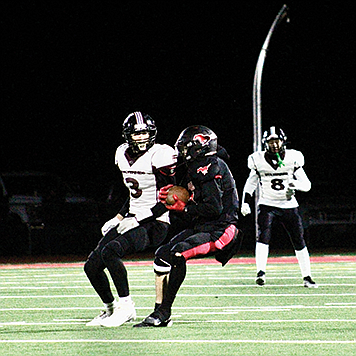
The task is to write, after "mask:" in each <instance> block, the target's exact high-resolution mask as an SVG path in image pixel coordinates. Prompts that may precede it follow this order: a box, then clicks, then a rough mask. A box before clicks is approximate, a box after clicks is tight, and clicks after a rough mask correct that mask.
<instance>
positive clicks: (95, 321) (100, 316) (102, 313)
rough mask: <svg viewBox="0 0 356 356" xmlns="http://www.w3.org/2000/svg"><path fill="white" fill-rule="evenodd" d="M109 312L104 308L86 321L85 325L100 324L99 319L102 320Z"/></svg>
mask: <svg viewBox="0 0 356 356" xmlns="http://www.w3.org/2000/svg"><path fill="white" fill-rule="evenodd" d="M108 317H109V314H108V312H106V311H105V310H104V311H102V312H101V314H99V315H98V316H96V317H95V318H94V319H93V320H91V321H89V322H88V323H86V326H100V325H101V324H100V322H101V320H104V319H105V318H108Z"/></svg>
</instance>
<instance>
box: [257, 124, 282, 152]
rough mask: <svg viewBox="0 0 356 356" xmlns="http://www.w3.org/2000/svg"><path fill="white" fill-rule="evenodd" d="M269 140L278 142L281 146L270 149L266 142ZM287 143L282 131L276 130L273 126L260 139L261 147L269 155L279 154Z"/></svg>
mask: <svg viewBox="0 0 356 356" xmlns="http://www.w3.org/2000/svg"><path fill="white" fill-rule="evenodd" d="M270 140H280V141H281V146H280V148H278V149H276V148H275V149H273V150H272V148H271V147H270V145H269V144H268V142H269V141H270ZM286 143H287V136H286V135H285V133H284V132H283V130H282V129H280V128H276V127H275V126H271V127H270V128H269V129H268V130H266V131H265V132H264V133H263V137H262V145H263V147H264V149H265V150H266V151H267V152H269V153H281V152H283V151H284V150H285V146H286Z"/></svg>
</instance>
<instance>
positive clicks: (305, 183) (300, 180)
mask: <svg viewBox="0 0 356 356" xmlns="http://www.w3.org/2000/svg"><path fill="white" fill-rule="evenodd" d="M295 155H296V159H295V163H294V165H295V168H294V173H293V180H292V181H291V182H289V183H292V184H293V185H294V187H293V188H294V189H296V190H300V191H302V192H308V191H309V190H310V188H311V182H310V180H309V178H308V176H307V175H306V173H305V171H304V169H303V166H304V156H303V153H302V152H300V151H295Z"/></svg>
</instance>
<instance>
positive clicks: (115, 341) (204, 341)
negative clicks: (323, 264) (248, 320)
mask: <svg viewBox="0 0 356 356" xmlns="http://www.w3.org/2000/svg"><path fill="white" fill-rule="evenodd" d="M0 343H2V344H7V343H13V344H15V343H21V344H26V343H30V344H37V343H41V344H49V343H50V344H54V343H57V344H58V343H69V344H70V343H75V344H77V343H95V344H97V343H105V344H110V343H114V344H125V343H132V344H137V343H141V344H152V343H155V344H156V343H163V344H172V343H173V344H174V343H176V344H187V343H190V344H243V343H245V344H251V343H253V344H255V343H257V344H356V340H239V339H236V340H187V339H184V340H162V339H156V340H147V339H145V340H139V339H133V340H131V339H126V340H105V339H78V340H67V339H63V340H0Z"/></svg>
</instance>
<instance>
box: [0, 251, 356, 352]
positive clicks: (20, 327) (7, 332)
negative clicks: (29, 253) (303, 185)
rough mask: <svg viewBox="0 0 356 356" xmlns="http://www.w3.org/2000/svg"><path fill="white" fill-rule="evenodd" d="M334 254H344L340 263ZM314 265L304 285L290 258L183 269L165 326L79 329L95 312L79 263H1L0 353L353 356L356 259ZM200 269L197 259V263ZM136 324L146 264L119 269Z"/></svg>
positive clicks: (146, 303)
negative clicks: (261, 279)
mask: <svg viewBox="0 0 356 356" xmlns="http://www.w3.org/2000/svg"><path fill="white" fill-rule="evenodd" d="M341 257H342V256H341ZM348 257H349V258H347V259H342V258H340V259H338V258H337V256H336V258H335V256H334V258H320V259H319V260H317V259H316V260H315V262H313V263H312V270H313V277H314V279H315V280H316V282H317V283H318V284H319V288H318V289H307V288H304V287H303V286H302V280H301V277H300V272H299V267H298V265H297V264H296V263H294V262H295V261H294V260H293V259H289V258H285V259H283V258H279V259H271V260H270V261H269V265H268V270H267V284H266V285H265V286H264V287H257V286H256V285H255V284H254V276H255V265H254V263H253V260H251V259H246V260H244V259H234V260H233V263H229V264H228V265H226V266H225V267H224V268H222V267H221V266H220V265H219V264H217V263H215V262H214V261H213V260H207V259H206V260H201V261H200V262H201V263H191V264H189V265H188V274H187V278H186V280H185V282H184V284H183V286H182V287H181V289H180V291H179V294H178V297H177V299H176V302H175V304H174V308H173V315H172V317H173V320H174V324H173V326H172V327H171V328H154V329H151V328H147V329H146V328H143V329H142V328H140V329H136V328H132V325H133V323H126V324H124V325H123V326H121V327H119V328H103V327H86V326H85V324H86V322H87V321H89V320H91V319H92V318H93V317H94V316H96V315H97V314H98V313H99V312H100V310H101V307H102V305H101V302H100V300H99V298H98V297H97V296H96V295H95V293H94V290H93V289H92V287H91V286H90V285H89V283H88V281H87V279H86V277H85V275H84V273H83V263H80V262H79V263H67V264H65V263H63V264H53V265H51V264H33V265H32V264H30V265H0V276H1V279H0V290H1V292H0V300H1V304H0V310H1V316H0V355H67V356H69V355H98V356H99V355H100V356H103V355H124V356H125V355H130V356H136V355H156V356H160V355H162V356H163V355H172V356H179V355H191V356H198V355H243V356H249V355H277V356H282V355H288V356H291V355H298V356H299V355H308V356H320V355H323V356H329V355H337V356H341V355H348V356H353V355H356V258H355V256H348ZM197 262H199V261H197ZM127 268H128V272H129V279H130V284H131V294H132V297H133V299H134V301H135V303H136V307H137V308H136V309H137V320H138V321H140V320H141V319H142V318H144V317H145V316H147V315H148V314H149V313H150V312H151V311H152V307H153V305H154V278H153V272H152V268H151V262H150V261H147V263H146V262H141V263H134V262H131V263H127Z"/></svg>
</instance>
